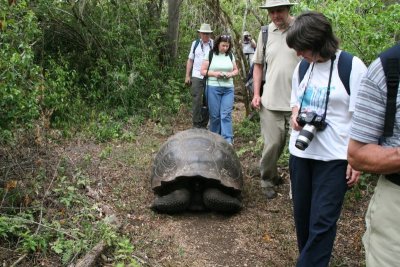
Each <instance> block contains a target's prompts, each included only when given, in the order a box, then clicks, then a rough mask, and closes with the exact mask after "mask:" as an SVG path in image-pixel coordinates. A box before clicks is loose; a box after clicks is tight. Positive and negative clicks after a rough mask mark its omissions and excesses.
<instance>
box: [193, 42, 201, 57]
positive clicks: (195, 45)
mask: <svg viewBox="0 0 400 267" xmlns="http://www.w3.org/2000/svg"><path fill="white" fill-rule="evenodd" d="M199 44H200V39H197V40H196V42H195V43H194V46H193V51H192V53H193V55H195V53H194V52H195V51H196V48H197V47H198V46H199Z"/></svg>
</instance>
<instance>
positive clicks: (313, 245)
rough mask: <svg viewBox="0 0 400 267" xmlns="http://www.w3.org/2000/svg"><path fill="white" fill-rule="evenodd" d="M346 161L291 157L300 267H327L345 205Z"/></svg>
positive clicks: (298, 263) (298, 265)
mask: <svg viewBox="0 0 400 267" xmlns="http://www.w3.org/2000/svg"><path fill="white" fill-rule="evenodd" d="M346 167H347V161H346V160H332V161H320V160H313V159H305V158H299V157H296V156H293V155H290V158H289V170H290V179H291V183H292V194H293V211H294V221H295V225H296V234H297V243H298V247H299V252H300V255H299V258H298V260H297V265H296V266H297V267H310V266H313V267H327V266H328V264H329V260H330V258H331V254H332V248H333V243H334V241H335V237H336V223H337V220H338V219H339V216H340V212H341V209H342V205H343V199H344V195H345V193H346V190H347V184H346Z"/></svg>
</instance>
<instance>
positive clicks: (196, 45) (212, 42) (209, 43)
mask: <svg viewBox="0 0 400 267" xmlns="http://www.w3.org/2000/svg"><path fill="white" fill-rule="evenodd" d="M200 42H201V39H197V40H196V42H195V43H194V46H193V51H192V52H193V55H194V54H195V51H196V48H197V47H198V46H199V44H200ZM208 45H209V46H210V50H211V49H212V48H213V46H214V40H213V39H210V41H209V42H208Z"/></svg>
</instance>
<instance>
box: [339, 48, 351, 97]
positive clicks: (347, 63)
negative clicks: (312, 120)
mask: <svg viewBox="0 0 400 267" xmlns="http://www.w3.org/2000/svg"><path fill="white" fill-rule="evenodd" d="M352 67H353V55H352V54H350V53H348V52H346V51H343V50H342V52H340V56H339V61H338V72H339V78H340V80H341V81H342V83H343V85H344V88H346V91H347V94H348V95H350V73H351V69H352Z"/></svg>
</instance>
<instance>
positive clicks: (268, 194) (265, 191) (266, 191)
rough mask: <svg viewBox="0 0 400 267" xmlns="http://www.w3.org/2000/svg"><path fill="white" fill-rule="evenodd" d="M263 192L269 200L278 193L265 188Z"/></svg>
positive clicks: (270, 188)
mask: <svg viewBox="0 0 400 267" xmlns="http://www.w3.org/2000/svg"><path fill="white" fill-rule="evenodd" d="M262 191H263V194H264V196H265V197H266V198H267V199H273V198H276V196H277V194H276V191H275V189H274V188H273V187H264V188H263V189H262Z"/></svg>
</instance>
